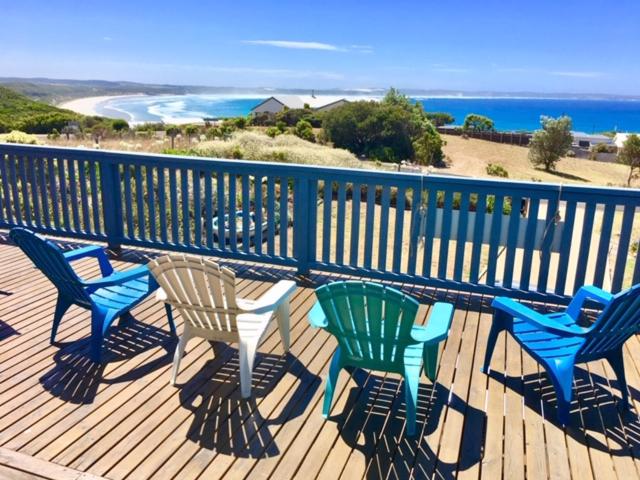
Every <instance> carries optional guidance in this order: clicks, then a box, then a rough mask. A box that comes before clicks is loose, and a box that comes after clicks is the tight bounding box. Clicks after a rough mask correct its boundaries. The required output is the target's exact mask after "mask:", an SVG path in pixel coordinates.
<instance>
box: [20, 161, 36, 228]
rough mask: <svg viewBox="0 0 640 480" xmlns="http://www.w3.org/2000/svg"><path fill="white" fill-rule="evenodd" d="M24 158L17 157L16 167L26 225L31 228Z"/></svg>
mask: <svg viewBox="0 0 640 480" xmlns="http://www.w3.org/2000/svg"><path fill="white" fill-rule="evenodd" d="M25 161H26V160H25V157H24V156H22V155H21V156H20V157H18V166H19V169H20V186H21V187H22V203H23V204H24V216H25V220H26V223H27V225H29V226H32V225H33V221H32V217H31V199H30V198H29V185H28V183H27V169H26V166H25Z"/></svg>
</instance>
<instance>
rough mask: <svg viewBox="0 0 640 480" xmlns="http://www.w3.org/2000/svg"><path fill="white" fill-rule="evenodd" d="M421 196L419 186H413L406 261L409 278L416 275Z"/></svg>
mask: <svg viewBox="0 0 640 480" xmlns="http://www.w3.org/2000/svg"><path fill="white" fill-rule="evenodd" d="M421 195H422V188H421V185H414V186H413V188H412V189H411V199H412V200H411V220H410V222H411V223H410V224H409V258H408V260H407V274H408V275H411V276H413V275H415V274H416V262H417V257H418V243H419V241H420V204H421Z"/></svg>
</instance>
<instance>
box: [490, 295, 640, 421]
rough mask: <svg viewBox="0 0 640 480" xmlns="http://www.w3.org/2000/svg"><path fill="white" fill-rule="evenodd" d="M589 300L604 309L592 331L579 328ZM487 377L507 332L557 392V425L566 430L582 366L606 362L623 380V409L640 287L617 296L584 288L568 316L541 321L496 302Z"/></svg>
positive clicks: (507, 302) (639, 323) (639, 325)
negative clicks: (626, 355) (626, 354)
mask: <svg viewBox="0 0 640 480" xmlns="http://www.w3.org/2000/svg"><path fill="white" fill-rule="evenodd" d="M587 300H593V301H596V302H598V303H600V304H602V305H604V309H603V310H602V312H601V313H600V315H599V316H598V318H597V320H596V321H595V322H594V323H593V324H591V325H590V326H588V327H582V326H580V325H578V323H577V321H578V319H579V317H580V312H581V310H582V307H583V305H584V303H585V301H587ZM491 305H492V307H493V308H494V309H495V313H494V315H493V324H492V326H491V331H490V333H489V340H488V344H487V352H486V356H485V361H484V367H483V371H484V372H485V373H487V372H488V371H489V366H490V363H491V355H492V353H493V349H494V347H495V344H496V339H497V337H498V334H499V333H500V332H501V331H502V330H506V331H508V332H509V333H511V335H513V338H515V339H516V340H517V342H518V343H519V344H520V345H521V346H522V348H524V349H525V350H526V351H527V352H528V353H529V354H530V355H531V356H532V357H533V358H535V359H536V360H537V361H538V362H539V363H541V364H542V366H543V367H544V368H545V370H546V371H547V373H548V374H549V376H550V377H551V381H552V383H553V386H554V388H555V390H556V395H557V398H558V419H559V421H560V422H561V423H562V424H563V425H566V424H567V423H568V421H569V409H570V405H571V399H572V396H573V390H572V388H571V387H572V383H573V370H574V366H575V365H576V364H577V363H584V362H590V361H592V360H598V359H606V360H607V361H608V362H609V364H611V367H612V369H613V371H614V373H615V375H616V377H618V385H619V387H620V390H621V392H622V404H621V406H622V407H623V408H626V406H627V405H628V399H629V394H628V391H627V381H626V378H625V375H624V363H623V353H622V347H623V345H624V343H625V342H626V341H627V339H628V338H629V337H630V336H631V335H634V334H635V333H638V332H639V330H640V285H635V286H634V287H632V288H630V289H629V290H626V291H624V292H620V293H618V294H617V295H612V294H611V293H609V292H606V291H604V290H601V289H600V288H597V287H592V286H589V287H582V288H581V289H580V290H579V291H578V292H577V293H576V296H575V297H574V298H573V300H572V301H571V303H570V304H569V306H568V307H567V309H566V310H565V311H564V312H560V313H551V314H548V315H542V314H540V313H537V312H536V311H535V310H532V309H530V308H528V307H525V306H524V305H521V304H520V303H518V302H516V301H514V300H511V299H510V298H505V297H496V298H495V299H494V300H493V303H492V304H491Z"/></svg>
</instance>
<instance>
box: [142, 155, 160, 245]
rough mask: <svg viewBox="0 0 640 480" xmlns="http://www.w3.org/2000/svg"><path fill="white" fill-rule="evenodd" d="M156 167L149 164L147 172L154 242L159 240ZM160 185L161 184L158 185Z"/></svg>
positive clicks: (148, 201)
mask: <svg viewBox="0 0 640 480" xmlns="http://www.w3.org/2000/svg"><path fill="white" fill-rule="evenodd" d="M154 170H155V167H152V166H150V165H147V166H146V167H145V173H146V177H147V179H146V180H147V185H146V187H147V206H148V208H149V239H150V240H151V241H152V242H155V241H157V239H158V238H157V236H156V189H155V185H154V183H153V177H154V175H153V171H154ZM158 186H159V185H158Z"/></svg>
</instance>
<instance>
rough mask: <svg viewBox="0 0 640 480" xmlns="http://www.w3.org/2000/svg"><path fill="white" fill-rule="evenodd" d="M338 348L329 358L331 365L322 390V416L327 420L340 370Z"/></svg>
mask: <svg viewBox="0 0 640 480" xmlns="http://www.w3.org/2000/svg"><path fill="white" fill-rule="evenodd" d="M340 357H341V353H340V347H338V348H337V349H336V351H335V353H334V354H333V357H332V358H331V365H330V366H329V375H328V376H327V385H326V387H325V389H324V405H323V407H322V416H323V417H324V418H329V412H331V402H332V401H333V393H334V392H335V389H336V383H337V381H338V374H339V373H340V370H341V368H342V365H341V363H342V361H341V358H340Z"/></svg>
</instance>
